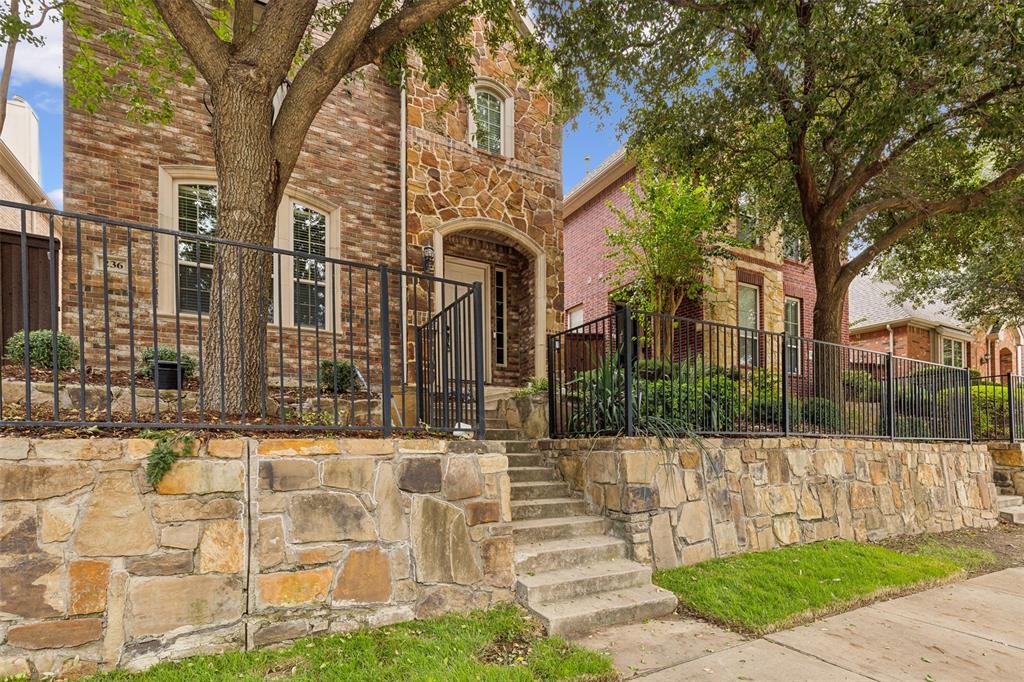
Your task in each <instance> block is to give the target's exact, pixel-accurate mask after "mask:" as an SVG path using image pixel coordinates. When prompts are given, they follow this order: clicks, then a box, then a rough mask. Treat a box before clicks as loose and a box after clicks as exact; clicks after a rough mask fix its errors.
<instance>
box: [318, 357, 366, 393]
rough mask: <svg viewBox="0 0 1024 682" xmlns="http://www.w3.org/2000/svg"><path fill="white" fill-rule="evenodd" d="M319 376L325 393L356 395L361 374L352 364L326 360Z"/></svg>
mask: <svg viewBox="0 0 1024 682" xmlns="http://www.w3.org/2000/svg"><path fill="white" fill-rule="evenodd" d="M317 376H318V377H319V380H320V390H321V391H323V392H325V393H355V391H356V389H357V388H358V387H359V372H357V371H356V366H355V365H353V364H352V363H351V362H345V361H341V362H334V361H332V360H324V361H323V362H321V363H320V369H319V370H318V372H317Z"/></svg>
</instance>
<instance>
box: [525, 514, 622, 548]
mask: <svg viewBox="0 0 1024 682" xmlns="http://www.w3.org/2000/svg"><path fill="white" fill-rule="evenodd" d="M610 525H611V524H610V523H609V522H608V519H606V518H605V517H603V516H568V517H565V516H558V517H555V518H548V519H526V520H523V521H513V522H512V523H510V524H509V526H510V527H511V528H512V541H513V542H514V543H516V544H517V545H525V544H527V543H532V542H544V541H545V540H558V539H563V538H573V537H579V536H580V535H602V534H604V533H607V532H608V529H609V526H610Z"/></svg>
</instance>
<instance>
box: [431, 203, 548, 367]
mask: <svg viewBox="0 0 1024 682" xmlns="http://www.w3.org/2000/svg"><path fill="white" fill-rule="evenodd" d="M433 247H434V254H435V272H436V274H438V275H439V276H442V277H449V274H450V275H452V276H451V277H450V278H452V279H462V280H463V281H480V282H481V283H482V284H484V287H483V289H484V291H485V292H486V295H485V317H486V319H487V322H488V324H487V325H486V329H485V334H486V336H487V337H488V338H489V339H490V343H489V344H488V352H487V356H486V357H487V365H488V367H487V373H486V378H487V381H488V383H494V384H497V385H507V386H518V385H521V384H522V383H524V382H525V381H526V380H527V379H529V378H530V377H531V376H545V375H546V373H547V358H546V354H545V347H546V338H545V332H546V321H547V317H548V314H547V313H548V298H549V296H548V291H547V278H548V274H547V271H548V267H547V258H546V256H545V252H544V247H543V246H542V245H541V244H539V243H537V242H536V241H535V240H534V239H533V238H531V237H530V236H529V235H527V234H525V233H524V232H522V231H520V230H517V229H516V228H514V227H512V226H511V225H507V224H505V223H502V222H500V221H497V220H491V219H487V218H457V219H455V220H451V221H449V222H447V223H445V224H443V225H441V226H440V227H438V228H436V229H435V230H434V233H433Z"/></svg>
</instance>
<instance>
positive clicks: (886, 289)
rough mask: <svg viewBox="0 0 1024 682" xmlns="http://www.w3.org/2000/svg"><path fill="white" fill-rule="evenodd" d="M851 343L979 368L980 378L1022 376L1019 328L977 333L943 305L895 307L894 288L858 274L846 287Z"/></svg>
mask: <svg viewBox="0 0 1024 682" xmlns="http://www.w3.org/2000/svg"><path fill="white" fill-rule="evenodd" d="M850 343H851V344H852V345H854V346H858V347H860V348H866V349H868V350H873V351H878V352H881V353H886V352H891V353H893V354H894V355H900V356H904V357H908V358H913V359H915V360H924V361H926V362H936V363H939V364H943V365H951V366H954V367H967V368H971V369H976V370H978V371H979V372H980V373H981V374H982V375H983V376H995V375H1003V374H1006V373H1008V372H1010V373H1014V374H1020V372H1021V366H1022V365H1021V362H1022V358H1024V336H1022V331H1021V329H1019V328H1017V327H1011V326H992V327H989V328H985V329H975V328H973V327H972V326H971V325H969V324H967V323H965V322H962V321H961V320H959V319H957V318H956V316H954V315H952V314H950V313H949V312H948V311H947V310H946V309H945V307H944V306H942V305H937V304H928V305H921V306H913V305H910V304H907V303H897V302H896V301H895V300H894V298H893V286H892V285H891V284H888V283H886V282H883V281H880V280H878V279H875V278H872V277H870V276H867V275H861V276H860V277H858V278H857V279H855V280H854V281H853V284H851V285H850Z"/></svg>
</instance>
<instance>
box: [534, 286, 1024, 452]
mask: <svg viewBox="0 0 1024 682" xmlns="http://www.w3.org/2000/svg"><path fill="white" fill-rule="evenodd" d="M547 352H548V385H549V403H550V405H549V423H550V432H551V435H552V437H573V436H593V435H603V434H626V435H634V434H641V433H646V434H661V433H680V432H695V433H699V434H705V435H719V436H740V435H751V434H757V435H765V436H788V435H814V436H852V437H870V438H888V439H900V440H950V441H970V440H972V439H975V438H979V437H981V436H980V435H979V434H977V433H976V432H977V431H978V429H979V426H980V425H982V422H983V419H982V415H984V414H985V412H984V411H985V410H991V409H993V408H990V407H989V406H988V404H987V403H981V402H979V396H978V390H979V389H978V386H977V382H976V380H973V379H972V376H971V372H970V370H967V369H964V368H959V367H949V366H946V365H940V364H936V363H931V362H926V361H921V360H915V359H912V358H905V357H899V356H896V355H894V354H892V353H883V352H878V351H871V350H867V349H863V348H857V347H854V346H848V345H843V344H835V343H829V342H824V341H816V340H814V339H808V338H804V337H797V336H792V335H789V334H785V333H779V332H769V331H763V330H758V329H747V328H744V327H741V326H738V325H730V324H723V323H718V322H711V321H706V320H696V319H691V318H686V317H680V316H676V315H666V314H662V313H650V312H645V311H635V310H632V309H631V308H630V307H628V306H626V307H623V308H621V309H619V310H617V311H616V312H615V313H611V314H609V315H605V316H602V317H599V318H596V319H594V320H591V321H589V322H586V323H584V324H582V325H579V326H576V327H573V328H570V329H567V330H565V331H562V332H559V333H557V334H552V335H549V337H548V349H547ZM1005 382H1006V384H1007V386H1013V389H1012V390H1008V391H1006V394H1007V395H1008V397H1007V398H1005V399H1004V402H1005V403H1006V405H1005V406H1004V407H1003V408H1000V409H1001V410H1005V415H1006V417H1005V419H1003V422H1001V423H1005V429H1004V431H1005V432H1006V433H1005V436H1000V437H1008V438H1020V437H1021V434H1022V430H1024V429H1022V428H1021V427H1022V425H1024V418H1022V415H1021V412H1022V406H1024V395H1021V387H1022V386H1024V383H1021V382H1020V380H1019V378H1014V377H1009V376H1008V377H1005ZM972 386H973V388H972ZM999 395H1000V396H1002V395H1004V394H1003V393H1000V394H999ZM1011 401H1015V402H1013V404H1012V405H1010V402H1011ZM1000 414H1003V412H1000Z"/></svg>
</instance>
